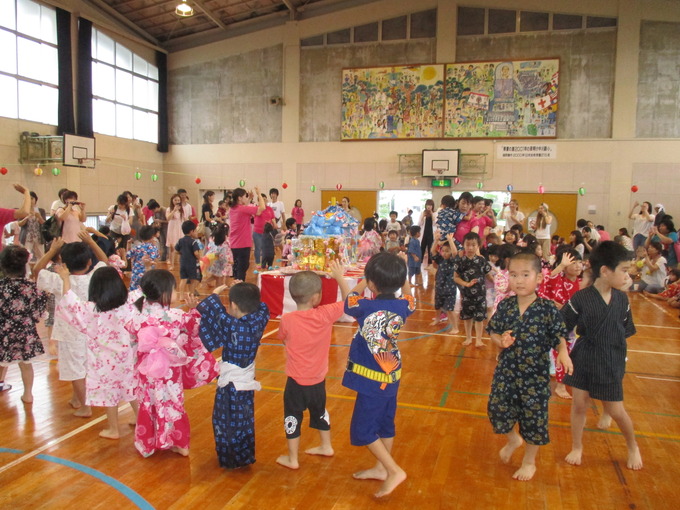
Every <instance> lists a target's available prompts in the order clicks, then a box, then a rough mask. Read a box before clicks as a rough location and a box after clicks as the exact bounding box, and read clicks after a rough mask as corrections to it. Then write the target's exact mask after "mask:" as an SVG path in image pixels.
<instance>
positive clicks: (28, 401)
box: [21, 395, 33, 404]
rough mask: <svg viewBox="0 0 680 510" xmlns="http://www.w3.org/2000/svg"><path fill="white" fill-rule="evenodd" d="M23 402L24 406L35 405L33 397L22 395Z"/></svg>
mask: <svg viewBox="0 0 680 510" xmlns="http://www.w3.org/2000/svg"><path fill="white" fill-rule="evenodd" d="M21 401H22V402H23V403H24V404H32V403H33V395H21Z"/></svg>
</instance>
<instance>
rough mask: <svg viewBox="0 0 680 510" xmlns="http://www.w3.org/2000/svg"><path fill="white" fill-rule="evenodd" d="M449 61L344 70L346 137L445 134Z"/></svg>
mask: <svg viewBox="0 0 680 510" xmlns="http://www.w3.org/2000/svg"><path fill="white" fill-rule="evenodd" d="M443 112H444V65H439V64H437V65H416V66H394V67H371V68H359V69H343V71H342V135H341V139H342V140H369V139H375V140H381V139H382V140H384V139H409V138H441V136H442V132H443V119H442V117H443Z"/></svg>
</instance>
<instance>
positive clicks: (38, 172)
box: [33, 166, 43, 177]
mask: <svg viewBox="0 0 680 510" xmlns="http://www.w3.org/2000/svg"><path fill="white" fill-rule="evenodd" d="M33 173H34V174H35V175H37V176H38V177H40V176H41V175H42V174H43V169H42V168H40V167H39V166H36V167H35V168H34V169H33Z"/></svg>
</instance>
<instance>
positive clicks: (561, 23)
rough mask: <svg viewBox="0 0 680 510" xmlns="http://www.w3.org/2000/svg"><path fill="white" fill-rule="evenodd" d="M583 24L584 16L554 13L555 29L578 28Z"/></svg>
mask: <svg viewBox="0 0 680 510" xmlns="http://www.w3.org/2000/svg"><path fill="white" fill-rule="evenodd" d="M582 26H583V16H577V15H575V14H553V30H578V29H580V28H581V27H582Z"/></svg>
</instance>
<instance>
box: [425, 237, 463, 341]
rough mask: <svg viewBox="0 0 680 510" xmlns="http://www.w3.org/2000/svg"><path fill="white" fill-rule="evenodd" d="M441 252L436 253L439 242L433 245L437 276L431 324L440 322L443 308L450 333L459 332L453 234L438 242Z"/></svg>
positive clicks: (433, 260)
mask: <svg viewBox="0 0 680 510" xmlns="http://www.w3.org/2000/svg"><path fill="white" fill-rule="evenodd" d="M438 245H439V253H436V252H435V250H436V248H437V244H435V245H433V246H432V262H436V263H437V276H436V277H435V284H434V309H435V314H434V319H432V322H431V323H430V326H434V325H436V324H438V323H439V311H440V310H443V311H444V312H446V315H447V316H448V319H449V323H448V325H447V327H446V329H451V328H452V329H451V331H450V332H449V333H451V334H454V335H455V334H456V333H458V316H457V314H456V312H455V311H454V310H455V308H456V294H457V293H458V288H457V287H456V283H455V282H454V281H453V274H454V266H453V264H454V260H455V259H454V257H453V253H454V252H455V251H456V244H455V241H454V240H453V234H447V235H446V241H444V242H442V241H439V242H438Z"/></svg>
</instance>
